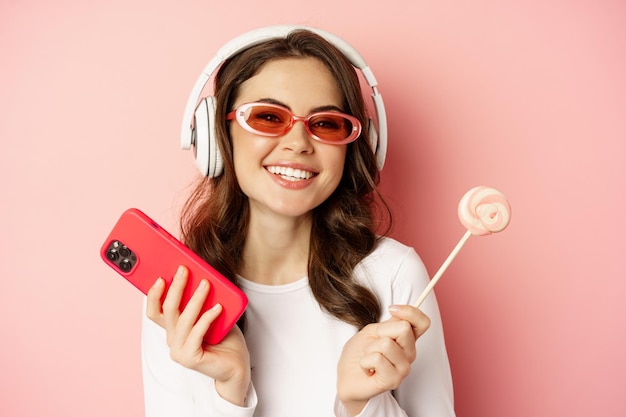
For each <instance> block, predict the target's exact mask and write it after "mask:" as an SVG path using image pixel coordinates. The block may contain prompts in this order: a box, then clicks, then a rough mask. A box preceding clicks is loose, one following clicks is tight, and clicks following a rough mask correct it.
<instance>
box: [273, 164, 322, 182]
mask: <svg viewBox="0 0 626 417" xmlns="http://www.w3.org/2000/svg"><path fill="white" fill-rule="evenodd" d="M267 170H268V171H269V172H271V173H272V174H276V175H280V176H281V177H283V178H284V179H286V180H288V181H298V180H308V179H309V178H311V177H312V176H313V173H312V172H311V171H304V170H302V169H295V168H291V167H279V166H268V167H267Z"/></svg>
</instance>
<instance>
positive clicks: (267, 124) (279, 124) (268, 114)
mask: <svg viewBox="0 0 626 417" xmlns="http://www.w3.org/2000/svg"><path fill="white" fill-rule="evenodd" d="M244 120H245V121H246V123H247V124H248V126H250V127H251V128H252V129H254V130H257V131H260V132H263V133H268V134H271V135H280V134H282V133H283V132H284V131H285V129H286V127H287V126H288V125H289V123H291V115H290V114H289V112H288V111H286V110H283V109H280V108H277V107H270V106H251V107H249V108H248V109H247V111H246V113H245V114H244Z"/></svg>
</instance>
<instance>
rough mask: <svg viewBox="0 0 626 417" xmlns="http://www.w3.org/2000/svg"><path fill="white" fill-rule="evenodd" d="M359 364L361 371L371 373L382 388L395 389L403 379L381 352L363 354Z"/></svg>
mask: <svg viewBox="0 0 626 417" xmlns="http://www.w3.org/2000/svg"><path fill="white" fill-rule="evenodd" d="M360 366H361V368H362V369H363V372H365V373H366V374H368V375H371V377H372V378H374V380H375V381H376V385H377V386H379V387H380V388H382V389H384V390H392V389H396V388H397V387H398V386H399V385H400V383H401V382H402V380H403V379H404V377H403V376H402V375H401V374H400V372H398V371H397V369H396V367H394V366H393V364H391V362H389V361H388V360H387V358H385V357H384V356H383V355H381V354H371V355H367V356H364V357H363V359H361V363H360Z"/></svg>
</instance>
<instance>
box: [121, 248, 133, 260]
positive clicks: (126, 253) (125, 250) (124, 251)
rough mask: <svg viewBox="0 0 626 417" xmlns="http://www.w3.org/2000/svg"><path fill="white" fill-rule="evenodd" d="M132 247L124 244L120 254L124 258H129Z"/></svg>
mask: <svg viewBox="0 0 626 417" xmlns="http://www.w3.org/2000/svg"><path fill="white" fill-rule="evenodd" d="M130 253H131V252H130V249H128V247H126V246H122V247H121V248H120V255H121V256H122V257H124V258H128V257H129V256H130Z"/></svg>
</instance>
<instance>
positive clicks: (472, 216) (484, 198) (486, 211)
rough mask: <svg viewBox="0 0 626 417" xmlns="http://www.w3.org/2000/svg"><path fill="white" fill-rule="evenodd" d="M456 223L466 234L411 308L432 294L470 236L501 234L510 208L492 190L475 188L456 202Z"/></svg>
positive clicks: (483, 187) (509, 213)
mask: <svg viewBox="0 0 626 417" xmlns="http://www.w3.org/2000/svg"><path fill="white" fill-rule="evenodd" d="M458 214H459V220H460V221H461V224H463V226H465V228H466V229H467V232H465V234H464V235H463V237H462V238H461V240H460V241H459V243H457V245H456V246H455V247H454V249H453V250H452V252H450V255H448V258H447V259H446V260H445V262H444V263H443V264H442V265H441V267H440V268H439V270H438V271H437V273H436V274H435V276H434V277H433V279H431V280H430V283H429V284H428V286H427V287H426V288H425V289H424V291H423V292H422V294H421V295H420V297H419V298H418V299H417V302H416V303H415V304H414V305H415V307H419V306H420V305H421V304H422V303H423V302H424V300H425V299H426V296H428V294H429V293H430V292H431V291H432V289H433V287H434V286H435V284H436V283H437V281H439V279H440V278H441V276H442V275H443V273H444V272H445V271H446V269H448V266H450V264H451V263H452V260H453V259H454V258H455V257H456V255H457V254H458V253H459V251H460V250H461V248H462V247H463V245H465V242H467V240H468V239H469V238H470V237H471V236H472V235H476V236H484V235H489V234H492V233H498V232H501V231H502V230H504V229H505V228H506V227H507V226H508V225H509V222H510V221H511V205H510V204H509V202H508V200H507V199H506V197H505V196H504V194H502V193H501V192H500V191H498V190H496V189H495V188H491V187H485V186H482V185H481V186H478V187H474V188H472V189H471V190H469V191H468V192H467V193H465V195H464V196H463V198H462V199H461V201H460V202H459V209H458Z"/></svg>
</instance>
